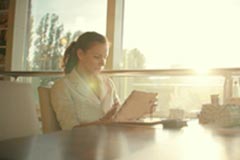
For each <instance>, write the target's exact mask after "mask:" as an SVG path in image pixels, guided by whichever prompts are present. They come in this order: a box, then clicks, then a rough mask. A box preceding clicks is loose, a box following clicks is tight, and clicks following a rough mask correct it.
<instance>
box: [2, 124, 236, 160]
mask: <svg viewBox="0 0 240 160" xmlns="http://www.w3.org/2000/svg"><path fill="white" fill-rule="evenodd" d="M222 133H225V132H220V133H219V132H215V131H212V130H210V129H207V128H204V127H202V126H200V125H198V124H197V123H193V124H191V123H190V124H189V125H188V127H184V128H182V129H180V130H168V129H163V128H162V127H161V125H156V126H155V127H147V126H139V125H138V126H134V125H123V124H122V125H121V124H119V125H118V124H113V125H111V124H106V125H92V126H86V127H80V128H75V129H73V130H72V131H60V132H56V133H52V134H46V135H39V136H33V137H25V138H17V139H12V140H6V141H2V142H0V160H3V159H5V160H30V159H31V160H32V159H33V160H75V159H76V160H79V159H83V160H92V159H94V160H95V159H96V160H112V159H119V160H120V159H124V160H128V159H131V160H133V159H137V160H143V159H144V160H145V159H151V160H152V159H157V160H158V159H163V160H239V159H240V150H239V147H240V134H239V133H236V132H234V133H235V134H222Z"/></svg>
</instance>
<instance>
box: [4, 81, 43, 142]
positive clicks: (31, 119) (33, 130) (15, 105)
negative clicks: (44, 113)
mask: <svg viewBox="0 0 240 160" xmlns="http://www.w3.org/2000/svg"><path fill="white" fill-rule="evenodd" d="M35 102H36V101H35V98H34V90H33V88H32V85H31V84H29V83H20V82H11V81H0V140H5V139H11V138H17V137H23V136H32V135H36V134H40V123H39V121H38V116H37V111H36V108H37V107H36V103H35Z"/></svg>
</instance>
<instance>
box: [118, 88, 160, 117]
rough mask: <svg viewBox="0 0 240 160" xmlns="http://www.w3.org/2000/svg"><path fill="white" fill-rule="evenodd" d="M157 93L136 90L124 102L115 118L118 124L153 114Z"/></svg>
mask: <svg viewBox="0 0 240 160" xmlns="http://www.w3.org/2000/svg"><path fill="white" fill-rule="evenodd" d="M157 95H158V94H157V93H152V92H144V91H138V90H134V91H132V92H131V94H130V95H129V96H128V98H127V99H126V100H125V101H124V103H123V104H122V106H121V108H120V109H119V111H118V112H117V113H116V115H115V117H114V121H116V122H125V121H133V120H137V119H139V118H141V117H142V116H144V115H145V114H148V113H151V112H152V109H153V105H154V104H155V102H156V100H157Z"/></svg>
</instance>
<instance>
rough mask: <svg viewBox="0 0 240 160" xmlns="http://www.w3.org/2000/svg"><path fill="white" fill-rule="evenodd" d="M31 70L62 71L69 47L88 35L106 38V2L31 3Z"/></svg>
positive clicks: (39, 0) (53, 0) (45, 0)
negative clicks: (66, 50) (92, 32)
mask: <svg viewBox="0 0 240 160" xmlns="http://www.w3.org/2000/svg"><path fill="white" fill-rule="evenodd" d="M30 10H31V18H30V19H29V28H30V30H31V34H30V36H29V43H30V44H29V53H28V55H27V57H26V59H27V60H28V61H27V63H26V64H27V66H26V68H27V69H28V70H38V71H39V70H41V71H47V70H48V71H49V70H55V71H56V70H60V68H61V60H62V55H63V52H64V50H65V48H66V47H67V46H68V45H69V43H70V42H71V41H72V40H74V39H75V38H76V37H77V36H78V35H79V34H81V33H82V32H85V31H97V32H99V33H102V34H104V35H105V32H106V12H107V0H97V1H96V0H87V1H86V0H71V1H70V2H69V1H66V0H32V1H31V9H30Z"/></svg>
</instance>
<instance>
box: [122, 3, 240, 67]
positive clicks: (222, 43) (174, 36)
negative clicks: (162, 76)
mask: <svg viewBox="0 0 240 160" xmlns="http://www.w3.org/2000/svg"><path fill="white" fill-rule="evenodd" d="M239 17H240V2H239V1H237V0H230V1H229V0H221V1H219V0H201V1H199V0H181V1H179V0H168V1H159V0H151V1H148V0H141V1H138V0H125V7H124V33H123V49H124V50H125V52H127V53H130V52H131V54H132V55H138V58H136V59H135V62H134V63H132V60H131V65H129V64H128V62H127V61H125V68H128V69H136V68H137V69H142V68H145V69H156V68H158V69H159V68H168V69H169V68H196V69H198V68H201V69H204V68H206V69H207V68H215V67H219V68H223V67H239V66H240V65H239V60H238V58H236V57H238V55H239V53H240V47H239V44H240V30H239V28H240V19H239ZM126 66H127V67H126Z"/></svg>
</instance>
